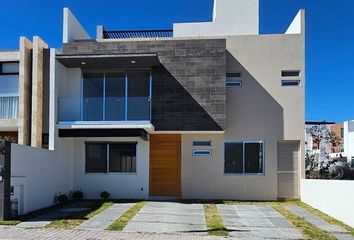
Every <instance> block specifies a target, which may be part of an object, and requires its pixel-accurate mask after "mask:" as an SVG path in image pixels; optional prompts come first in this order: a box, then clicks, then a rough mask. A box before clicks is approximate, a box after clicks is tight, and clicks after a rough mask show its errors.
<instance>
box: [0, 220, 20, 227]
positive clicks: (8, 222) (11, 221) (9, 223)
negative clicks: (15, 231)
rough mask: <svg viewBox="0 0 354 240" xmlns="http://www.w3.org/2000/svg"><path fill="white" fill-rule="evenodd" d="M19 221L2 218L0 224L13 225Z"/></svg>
mask: <svg viewBox="0 0 354 240" xmlns="http://www.w3.org/2000/svg"><path fill="white" fill-rule="evenodd" d="M20 222H21V221H20V220H4V221H0V225H7V226H14V225H17V224H19V223H20Z"/></svg>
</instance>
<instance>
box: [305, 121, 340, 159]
mask: <svg viewBox="0 0 354 240" xmlns="http://www.w3.org/2000/svg"><path fill="white" fill-rule="evenodd" d="M334 124H335V122H327V121H321V122H316V121H308V122H306V123H305V145H306V153H308V154H317V155H318V156H319V154H320V149H321V148H322V149H324V150H325V151H326V153H327V154H330V153H331V152H332V148H333V146H332V143H330V142H325V141H322V142H319V139H318V137H316V136H313V135H312V134H311V133H310V131H311V130H312V131H313V129H320V128H321V127H323V130H322V132H324V133H323V134H325V131H326V132H327V133H331V128H332V126H333V125H334ZM315 132H316V131H315Z"/></svg>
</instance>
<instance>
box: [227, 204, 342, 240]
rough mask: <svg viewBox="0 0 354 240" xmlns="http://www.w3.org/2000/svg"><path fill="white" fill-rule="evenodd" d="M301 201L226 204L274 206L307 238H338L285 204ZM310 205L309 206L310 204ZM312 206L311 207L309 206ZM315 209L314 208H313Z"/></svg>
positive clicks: (331, 239) (323, 239)
mask: <svg viewBox="0 0 354 240" xmlns="http://www.w3.org/2000/svg"><path fill="white" fill-rule="evenodd" d="M299 203H300V201H286V202H235V201H225V204H231V205H233V204H254V205H257V204H263V205H269V206H272V207H273V208H274V209H275V210H276V211H278V212H279V213H280V214H281V215H283V216H284V217H285V218H287V219H288V220H289V221H290V222H291V223H292V224H293V225H294V227H296V228H297V229H298V230H299V231H301V232H302V234H303V235H304V237H305V238H306V239H313V240H317V239H321V240H335V239H336V238H335V237H334V236H332V235H331V234H329V233H327V232H325V231H322V230H321V229H319V228H317V227H316V226H314V225H312V224H311V223H309V222H307V221H306V220H305V219H303V218H301V217H298V216H296V215H295V214H293V213H292V212H290V211H288V210H287V209H285V208H284V206H285V205H299ZM308 207H309V206H308ZM309 208H311V207H309ZM311 209H312V210H314V209H313V208H311Z"/></svg>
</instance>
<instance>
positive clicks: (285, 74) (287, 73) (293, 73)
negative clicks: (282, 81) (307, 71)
mask: <svg viewBox="0 0 354 240" xmlns="http://www.w3.org/2000/svg"><path fill="white" fill-rule="evenodd" d="M281 76H282V77H300V71H299V70H287V71H281Z"/></svg>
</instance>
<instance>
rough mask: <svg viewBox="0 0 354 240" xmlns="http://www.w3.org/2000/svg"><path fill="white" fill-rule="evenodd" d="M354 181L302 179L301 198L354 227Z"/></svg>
mask: <svg viewBox="0 0 354 240" xmlns="http://www.w3.org/2000/svg"><path fill="white" fill-rule="evenodd" d="M353 189H354V181H345V180H312V179H302V180H301V200H302V201H303V202H305V203H307V204H309V205H311V206H312V207H314V208H316V209H318V210H320V211H322V212H324V213H326V214H328V215H330V216H332V217H334V218H336V219H338V220H340V221H342V222H344V223H346V224H348V225H350V226H351V227H354V208H353V207H352V206H353V203H354V191H353Z"/></svg>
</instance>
